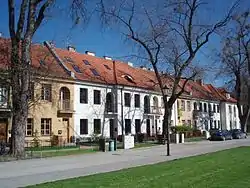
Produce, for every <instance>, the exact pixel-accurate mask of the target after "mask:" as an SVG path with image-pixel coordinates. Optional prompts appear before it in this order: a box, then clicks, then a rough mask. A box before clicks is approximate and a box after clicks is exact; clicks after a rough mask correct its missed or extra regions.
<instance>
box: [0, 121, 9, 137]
mask: <svg viewBox="0 0 250 188" xmlns="http://www.w3.org/2000/svg"><path fill="white" fill-rule="evenodd" d="M7 123H8V120H6V119H0V142H6V141H7Z"/></svg>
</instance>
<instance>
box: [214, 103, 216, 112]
mask: <svg viewBox="0 0 250 188" xmlns="http://www.w3.org/2000/svg"><path fill="white" fill-rule="evenodd" d="M214 112H216V105H215V104H214Z"/></svg>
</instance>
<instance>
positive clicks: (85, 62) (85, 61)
mask: <svg viewBox="0 0 250 188" xmlns="http://www.w3.org/2000/svg"><path fill="white" fill-rule="evenodd" d="M82 61H83V63H84V64H85V65H90V63H89V61H88V60H82Z"/></svg>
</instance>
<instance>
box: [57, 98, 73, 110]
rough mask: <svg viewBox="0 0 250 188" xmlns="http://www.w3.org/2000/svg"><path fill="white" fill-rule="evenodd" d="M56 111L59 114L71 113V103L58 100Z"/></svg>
mask: <svg viewBox="0 0 250 188" xmlns="http://www.w3.org/2000/svg"><path fill="white" fill-rule="evenodd" d="M58 104H59V106H58V111H59V112H60V113H73V112H74V108H73V101H71V100H59V103H58Z"/></svg>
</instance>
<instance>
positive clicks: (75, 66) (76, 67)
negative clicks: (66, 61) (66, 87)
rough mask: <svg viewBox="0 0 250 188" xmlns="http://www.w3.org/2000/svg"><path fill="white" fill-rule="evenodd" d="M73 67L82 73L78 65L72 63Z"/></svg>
mask: <svg viewBox="0 0 250 188" xmlns="http://www.w3.org/2000/svg"><path fill="white" fill-rule="evenodd" d="M72 67H73V69H74V70H75V71H76V72H77V73H81V72H82V71H81V70H80V68H79V67H78V66H77V65H74V64H73V65H72Z"/></svg>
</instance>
